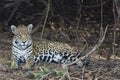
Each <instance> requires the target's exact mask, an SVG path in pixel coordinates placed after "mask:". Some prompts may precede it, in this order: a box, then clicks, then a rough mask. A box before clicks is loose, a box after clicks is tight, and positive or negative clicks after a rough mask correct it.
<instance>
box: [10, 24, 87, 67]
mask: <svg viewBox="0 0 120 80" xmlns="http://www.w3.org/2000/svg"><path fill="white" fill-rule="evenodd" d="M32 29H33V25H32V24H29V25H27V26H26V25H18V26H17V27H16V26H15V25H11V30H12V33H13V34H14V37H13V40H12V58H11V60H12V61H11V68H16V69H17V68H20V67H22V68H24V69H31V68H32V67H33V66H34V65H35V64H37V63H39V62H44V61H45V62H49V63H52V62H53V63H59V64H69V63H72V62H74V61H76V60H77V59H79V58H80V56H81V55H80V53H79V51H75V50H74V47H73V46H70V45H69V44H67V43H61V42H53V41H49V40H40V41H33V40H32V38H31V35H32ZM76 64H78V65H79V66H80V67H82V66H83V65H84V64H85V62H84V61H83V60H80V61H79V62H77V63H76Z"/></svg>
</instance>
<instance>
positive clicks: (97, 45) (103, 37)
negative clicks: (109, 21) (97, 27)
mask: <svg viewBox="0 0 120 80" xmlns="http://www.w3.org/2000/svg"><path fill="white" fill-rule="evenodd" d="M107 28H108V26H106V28H105V32H104V34H103V36H102V38H101V37H100V39H99V41H98V43H97V44H96V45H95V46H94V47H93V49H92V50H91V51H90V52H88V54H86V55H85V56H83V57H80V58H79V59H77V60H76V61H74V62H72V63H70V64H66V65H72V64H74V63H76V62H78V61H80V60H81V59H84V58H86V57H88V56H90V55H91V54H93V53H94V52H95V50H96V49H98V48H99V47H100V45H101V44H102V42H103V41H104V39H105V35H106V32H107Z"/></svg>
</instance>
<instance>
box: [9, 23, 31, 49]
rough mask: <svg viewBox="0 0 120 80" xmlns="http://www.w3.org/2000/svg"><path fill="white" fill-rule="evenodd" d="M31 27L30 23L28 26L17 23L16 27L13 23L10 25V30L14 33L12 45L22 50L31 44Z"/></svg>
mask: <svg viewBox="0 0 120 80" xmlns="http://www.w3.org/2000/svg"><path fill="white" fill-rule="evenodd" d="M32 28H33V25H32V24H29V25H28V26H25V25H19V26H17V27H16V26H15V25H11V30H12V32H13V33H14V38H13V45H14V46H15V47H17V48H19V49H22V50H24V49H26V48H27V47H29V46H30V45H31V44H32V39H31V31H32Z"/></svg>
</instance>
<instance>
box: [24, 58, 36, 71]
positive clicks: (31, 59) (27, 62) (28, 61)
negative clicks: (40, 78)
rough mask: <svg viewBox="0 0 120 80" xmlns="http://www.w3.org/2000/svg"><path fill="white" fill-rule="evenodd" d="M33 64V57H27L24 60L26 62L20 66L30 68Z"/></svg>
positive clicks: (25, 68)
mask: <svg viewBox="0 0 120 80" xmlns="http://www.w3.org/2000/svg"><path fill="white" fill-rule="evenodd" d="M33 65H34V58H33V57H29V59H28V60H27V61H26V64H25V65H24V66H23V67H22V68H23V70H32V69H33Z"/></svg>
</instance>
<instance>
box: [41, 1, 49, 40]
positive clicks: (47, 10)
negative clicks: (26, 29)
mask: <svg viewBox="0 0 120 80" xmlns="http://www.w3.org/2000/svg"><path fill="white" fill-rule="evenodd" d="M49 11H50V0H48V8H47V13H46V17H45V21H44V24H43V28H42V32H41V37H40V39H42V36H43V33H44V29H45V25H46V22H47V18H48V13H49Z"/></svg>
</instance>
